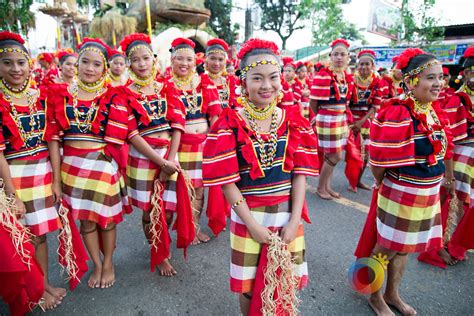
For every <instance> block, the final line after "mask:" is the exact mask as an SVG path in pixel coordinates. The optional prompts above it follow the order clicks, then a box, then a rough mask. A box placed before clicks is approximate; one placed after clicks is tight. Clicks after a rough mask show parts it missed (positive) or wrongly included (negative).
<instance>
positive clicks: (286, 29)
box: [255, 0, 315, 49]
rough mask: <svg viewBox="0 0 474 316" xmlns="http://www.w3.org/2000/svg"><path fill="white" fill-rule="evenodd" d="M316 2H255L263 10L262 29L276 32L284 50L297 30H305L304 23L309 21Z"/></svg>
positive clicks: (310, 0)
mask: <svg viewBox="0 0 474 316" xmlns="http://www.w3.org/2000/svg"><path fill="white" fill-rule="evenodd" d="M314 1H315V0H300V1H295V0H255V3H256V4H257V5H258V6H259V7H260V9H261V10H262V19H261V23H260V28H261V29H262V30H264V31H274V32H276V33H277V34H278V36H280V39H281V41H282V48H283V49H286V42H287V40H288V39H289V38H290V37H291V35H293V33H294V32H295V31H296V30H299V29H303V28H304V27H305V25H304V24H303V23H302V22H303V21H304V20H306V19H308V18H309V16H310V13H311V12H312V10H313V5H314Z"/></svg>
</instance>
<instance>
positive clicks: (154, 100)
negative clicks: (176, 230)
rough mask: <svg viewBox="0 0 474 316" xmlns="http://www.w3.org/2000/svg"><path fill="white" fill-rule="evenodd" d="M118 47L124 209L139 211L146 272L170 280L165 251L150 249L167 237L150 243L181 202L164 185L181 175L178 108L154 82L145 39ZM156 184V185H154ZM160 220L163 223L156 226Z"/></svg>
mask: <svg viewBox="0 0 474 316" xmlns="http://www.w3.org/2000/svg"><path fill="white" fill-rule="evenodd" d="M120 46H121V48H122V50H123V51H124V52H125V53H126V56H127V58H128V59H129V60H130V69H129V73H130V78H131V82H130V84H129V85H128V86H127V87H126V88H125V89H124V90H123V93H124V94H123V95H122V97H124V98H126V99H127V103H128V105H129V107H130V108H131V110H132V113H133V115H132V120H133V124H132V127H131V128H130V132H129V136H128V138H129V142H130V143H131V146H130V150H129V153H128V163H127V186H128V194H129V196H130V204H131V205H132V208H133V209H134V210H139V211H141V212H143V216H142V223H143V231H144V233H145V237H146V238H147V240H148V242H149V243H150V248H151V270H152V271H154V269H155V266H156V265H157V266H158V268H159V270H160V273H161V275H164V276H173V275H175V274H176V273H177V272H176V270H175V269H174V268H173V266H172V265H171V263H170V261H169V253H167V254H164V253H161V254H159V253H157V252H158V250H161V251H162V252H169V251H163V249H161V248H158V247H157V246H156V245H158V244H160V243H163V238H167V235H166V236H165V235H164V234H168V232H167V230H166V229H163V233H162V235H161V237H162V238H161V240H155V239H157V238H158V236H157V235H156V234H153V232H154V231H155V230H154V229H155V228H156V227H157V225H162V228H165V227H170V225H171V223H172V221H173V213H174V212H176V208H177V206H176V204H177V203H178V202H186V201H179V200H178V199H177V196H176V188H175V187H174V188H171V187H170V184H171V183H170V182H168V181H166V180H167V179H168V177H169V176H171V175H172V174H174V173H176V172H179V171H180V170H181V168H180V166H179V163H178V162H177V159H176V158H177V157H176V154H177V151H178V147H179V143H180V138H181V133H182V132H184V123H185V116H184V111H185V110H184V105H183V103H182V102H181V98H180V96H179V94H178V92H177V90H176V89H175V88H174V86H172V85H170V84H167V83H166V82H165V83H160V82H157V81H156V80H155V78H156V73H157V69H156V62H155V56H154V54H153V51H152V48H151V39H150V37H148V36H147V35H145V34H140V33H135V34H131V35H128V36H126V37H125V38H124V39H123V40H122V41H121V42H120ZM157 180H158V181H160V183H159V184H156V185H155V181H157ZM172 183H174V182H172ZM160 186H162V187H165V188H166V191H165V193H163V192H162V191H163V190H161V192H156V191H157V188H158V187H160ZM157 195H158V196H159V199H161V200H163V205H157V206H156V207H159V209H157V208H156V209H154V207H155V205H153V199H154V197H155V196H157ZM158 196H157V197H158ZM153 212H155V213H153ZM162 212H165V214H161V213H162ZM158 213H160V214H158ZM152 215H154V216H152ZM161 215H163V216H166V222H165V223H161V222H160V221H161ZM191 226H192V225H191ZM160 256H162V257H161V258H159V257H160Z"/></svg>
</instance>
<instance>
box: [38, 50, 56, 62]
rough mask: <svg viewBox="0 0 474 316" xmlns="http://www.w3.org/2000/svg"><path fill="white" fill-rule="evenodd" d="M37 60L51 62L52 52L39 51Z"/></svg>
mask: <svg viewBox="0 0 474 316" xmlns="http://www.w3.org/2000/svg"><path fill="white" fill-rule="evenodd" d="M38 60H44V61H45V62H47V63H48V64H51V63H52V62H53V54H51V53H46V52H44V53H40V54H39V55H38Z"/></svg>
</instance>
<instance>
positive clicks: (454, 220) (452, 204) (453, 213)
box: [443, 194, 459, 245]
mask: <svg viewBox="0 0 474 316" xmlns="http://www.w3.org/2000/svg"><path fill="white" fill-rule="evenodd" d="M458 206H459V199H458V197H457V196H456V194H454V195H453V197H452V198H451V200H450V201H449V215H448V219H447V220H446V228H445V230H444V234H443V244H444V245H447V244H448V242H449V241H450V240H451V236H452V235H453V233H454V231H455V230H456V226H457V225H458V223H459V208H458Z"/></svg>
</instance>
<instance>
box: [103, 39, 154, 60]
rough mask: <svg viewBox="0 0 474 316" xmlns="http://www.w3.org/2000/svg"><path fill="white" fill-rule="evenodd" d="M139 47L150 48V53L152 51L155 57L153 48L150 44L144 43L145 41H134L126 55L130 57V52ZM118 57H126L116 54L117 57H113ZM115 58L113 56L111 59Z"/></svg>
mask: <svg viewBox="0 0 474 316" xmlns="http://www.w3.org/2000/svg"><path fill="white" fill-rule="evenodd" d="M137 45H143V46H146V47H148V48H149V49H150V51H151V54H152V55H153V49H152V48H151V46H150V44H148V43H147V42H144V41H133V42H132V43H131V44H130V45H128V47H127V51H126V52H125V54H126V55H127V56H128V55H129V54H130V50H131V49H132V48H133V47H135V46H137ZM118 55H120V56H121V57H123V58H125V57H124V56H122V55H121V54H115V55H113V56H118ZM113 56H111V57H113ZM110 59H113V58H110Z"/></svg>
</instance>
